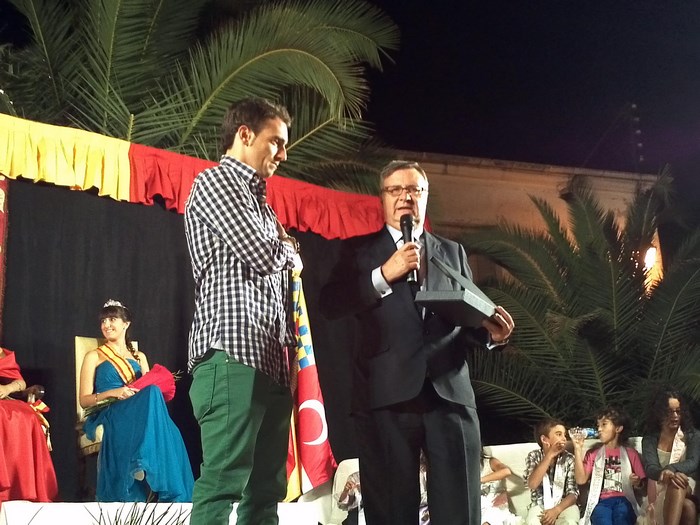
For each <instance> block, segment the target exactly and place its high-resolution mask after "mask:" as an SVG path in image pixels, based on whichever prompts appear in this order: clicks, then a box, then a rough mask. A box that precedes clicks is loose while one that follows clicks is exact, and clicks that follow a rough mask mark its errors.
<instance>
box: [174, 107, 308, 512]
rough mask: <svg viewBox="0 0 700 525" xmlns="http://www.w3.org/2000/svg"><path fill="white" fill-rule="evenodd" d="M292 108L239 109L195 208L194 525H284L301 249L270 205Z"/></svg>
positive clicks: (197, 192)
mask: <svg viewBox="0 0 700 525" xmlns="http://www.w3.org/2000/svg"><path fill="white" fill-rule="evenodd" d="M290 123H291V119H290V117H289V113H288V112H287V110H286V109H285V108H284V107H282V106H279V105H277V104H273V103H271V102H269V101H267V100H265V99H260V98H248V99H244V100H241V101H239V102H236V103H234V104H233V105H232V106H231V107H230V108H229V110H228V112H227V113H226V116H225V117H224V122H223V124H222V146H223V149H224V150H225V151H226V153H225V154H224V156H223V157H222V158H221V162H220V164H219V165H218V166H215V167H213V168H210V169H207V170H205V171H203V172H202V173H200V174H199V175H198V176H197V178H196V179H195V181H194V185H193V186H192V191H191V193H190V196H189V198H188V200H187V204H186V206H185V234H186V236H187V245H188V248H189V253H190V258H191V260H192V271H193V273H194V280H195V283H196V298H195V301H196V308H195V314H194V320H193V322H192V329H191V331H190V338H189V361H188V367H189V369H190V371H191V372H192V376H193V380H192V387H191V388H190V398H191V400H192V406H193V408H194V414H195V417H196V418H197V421H198V422H199V426H200V430H201V439H202V455H203V458H202V465H201V475H200V477H199V479H198V480H197V481H196V483H195V486H194V493H193V506H192V514H191V517H190V523H191V524H192V525H216V524H221V525H224V524H228V522H229V515H230V513H231V509H232V504H233V502H234V501H238V502H239V504H238V509H237V515H238V523H239V524H255V525H259V524H273V523H277V522H278V521H277V502H278V501H280V500H281V499H282V498H284V495H285V487H286V469H285V462H286V457H287V443H288V438H289V421H290V414H291V409H292V398H291V393H290V389H289V367H288V360H287V358H286V353H285V348H284V347H285V345H288V344H293V342H294V335H293V331H292V325H291V319H290V316H289V312H290V306H289V304H288V303H289V297H290V296H289V270H290V269H291V268H293V266H294V264H295V259H297V251H298V250H297V243H296V240H294V239H293V238H292V237H290V236H288V235H287V233H286V232H285V231H284V228H283V227H282V226H281V224H280V223H279V221H278V220H277V218H276V216H275V213H274V212H273V211H272V208H270V206H268V204H267V203H266V201H265V189H266V185H265V184H266V182H265V179H267V178H268V177H270V176H271V175H272V174H273V173H274V172H275V170H276V169H277V166H278V165H279V163H280V162H282V161H284V160H286V158H287V150H286V146H287V142H288V126H289V125H290Z"/></svg>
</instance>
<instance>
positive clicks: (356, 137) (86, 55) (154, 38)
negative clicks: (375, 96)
mask: <svg viewBox="0 0 700 525" xmlns="http://www.w3.org/2000/svg"><path fill="white" fill-rule="evenodd" d="M10 1H11V2H12V3H13V4H14V5H15V7H16V8H17V10H18V11H20V12H21V13H22V14H23V15H24V16H25V17H26V19H27V22H28V25H29V27H30V28H31V31H32V41H31V43H30V44H29V45H28V46H26V47H24V48H22V49H15V48H11V47H4V48H0V57H2V58H3V62H4V64H5V65H4V66H3V67H2V70H1V71H0V88H2V91H3V92H4V95H5V96H0V111H4V112H7V113H11V114H15V115H19V116H23V117H26V118H29V119H33V120H38V121H41V122H47V123H52V124H59V125H70V126H75V127H78V128H82V129H86V130H90V131H95V132H98V133H102V134H105V135H109V136H112V137H117V138H121V139H124V140H128V141H133V142H137V143H140V144H145V145H150V146H155V147H159V148H164V149H169V150H172V151H177V152H180V153H184V154H188V155H195V156H199V157H203V158H210V159H214V158H216V157H217V139H218V136H217V135H218V126H219V124H220V121H221V117H222V116H223V114H224V112H225V110H226V108H227V107H228V106H229V105H230V104H231V102H233V101H234V100H237V99H239V98H242V97H245V96H249V95H252V94H254V95H258V96H263V97H268V98H271V99H275V100H279V101H282V102H284V103H285V104H287V105H288V107H289V108H290V112H291V113H292V114H293V116H294V117H295V123H294V126H293V129H292V134H293V136H292V142H291V144H290V148H289V149H290V150H293V154H292V155H290V160H289V162H288V163H286V165H285V167H284V173H285V174H287V175H290V176H294V177H297V178H304V179H307V180H313V181H315V182H318V181H322V180H323V179H324V178H325V179H328V178H329V177H328V173H329V171H330V172H332V173H333V174H334V175H336V176H337V177H336V179H335V182H336V183H338V181H340V182H341V183H342V182H343V181H348V180H350V181H352V180H354V178H355V177H356V176H358V174H363V173H366V172H368V171H372V170H371V167H372V166H374V160H375V159H376V157H377V154H376V151H375V149H373V148H372V143H371V141H370V140H369V139H370V136H371V127H370V125H369V124H368V123H367V122H365V121H363V120H362V113H363V110H364V108H365V105H366V102H367V98H368V93H369V89H368V85H367V81H366V79H365V76H364V73H365V68H367V67H371V68H376V69H381V68H382V63H383V61H384V60H386V59H387V58H388V53H389V52H391V51H392V50H395V49H396V48H397V46H398V30H397V27H396V26H395V25H394V24H393V22H392V21H391V20H389V19H388V18H387V17H386V16H385V15H384V14H383V13H382V12H381V11H380V10H379V9H378V8H376V7H374V6H372V5H371V4H369V3H366V2H364V1H362V0H307V1H301V0H297V1H290V2H282V1H280V2H274V3H270V2H262V1H252V2H251V1H241V2H239V4H238V5H237V9H236V10H234V11H233V14H232V15H231V14H227V12H225V11H221V10H219V11H216V15H212V10H216V9H217V6H216V3H214V2H211V1H206V0H121V1H119V2H117V1H103V2H95V1H93V0H65V1H63V2H56V1H55V0H10ZM213 20H214V21H213ZM375 172H376V170H375Z"/></svg>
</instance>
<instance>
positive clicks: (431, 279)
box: [425, 232, 454, 290]
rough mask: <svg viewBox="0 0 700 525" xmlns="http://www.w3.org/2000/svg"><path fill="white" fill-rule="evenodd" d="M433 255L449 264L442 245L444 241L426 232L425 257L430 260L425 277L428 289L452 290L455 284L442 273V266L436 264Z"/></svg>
mask: <svg viewBox="0 0 700 525" xmlns="http://www.w3.org/2000/svg"><path fill="white" fill-rule="evenodd" d="M431 257H435V258H436V259H440V260H441V261H443V262H445V263H447V264H449V261H447V260H446V253H445V250H444V248H443V246H442V243H441V242H440V241H439V240H438V239H437V238H436V237H435V236H434V235H433V234H431V233H429V232H425V258H426V261H428V273H427V275H426V277H425V279H426V284H425V289H426V290H451V289H453V288H454V284H453V283H452V282H451V280H450V279H448V277H447V276H446V275H445V274H444V273H442V271H441V270H440V268H438V267H437V266H435V264H433V263H432V262H431V261H430V258H431Z"/></svg>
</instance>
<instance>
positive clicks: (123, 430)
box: [80, 299, 194, 502]
mask: <svg viewBox="0 0 700 525" xmlns="http://www.w3.org/2000/svg"><path fill="white" fill-rule="evenodd" d="M100 323H101V329H102V335H103V336H104V338H105V339H106V340H107V341H106V343H105V344H104V345H102V346H101V347H99V348H96V349H95V350H91V351H90V352H88V353H87V354H86V355H85V358H84V359H83V364H82V368H81V370H80V405H81V406H82V407H83V408H88V407H93V406H97V410H95V409H93V410H94V411H93V412H92V413H91V414H90V415H89V416H88V418H87V420H86V422H85V425H84V427H83V429H84V431H85V433H86V434H87V436H88V437H89V438H91V439H94V434H95V430H96V428H97V426H99V425H104V436H103V438H102V446H101V449H100V454H99V457H98V465H97V500H98V501H146V500H147V498H148V496H149V489H150V491H152V492H153V493H155V495H156V497H157V498H158V501H160V502H189V501H192V486H193V484H194V479H193V477H192V469H191V467H190V462H189V459H188V457H187V451H186V450H185V445H184V443H183V441H182V436H181V435H180V431H179V430H178V429H177V427H176V426H175V423H173V421H172V420H171V419H170V416H169V414H168V410H167V408H166V406H165V400H164V399H163V394H162V392H161V390H160V389H159V388H158V386H155V385H151V386H147V387H145V388H142V389H140V390H139V389H137V388H134V387H133V386H130V385H131V384H132V382H133V381H134V380H136V379H138V378H140V377H141V376H142V375H143V374H145V373H147V372H148V371H149V365H148V361H147V360H146V356H145V355H144V354H143V353H142V352H139V351H137V350H136V349H134V348H133V346H132V344H131V341H130V340H129V338H128V336H127V331H128V329H129V326H130V325H131V314H130V312H129V310H128V309H127V308H126V307H125V306H124V305H122V304H121V303H120V302H119V301H114V300H112V299H110V300H109V301H107V302H106V303H105V305H104V307H103V308H102V310H101V311H100ZM99 405H104V407H103V408H101V409H100V407H99Z"/></svg>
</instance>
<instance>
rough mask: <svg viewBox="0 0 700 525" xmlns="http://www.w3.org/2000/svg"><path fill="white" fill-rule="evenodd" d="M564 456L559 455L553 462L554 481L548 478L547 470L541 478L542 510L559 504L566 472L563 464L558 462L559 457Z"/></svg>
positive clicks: (562, 494)
mask: <svg viewBox="0 0 700 525" xmlns="http://www.w3.org/2000/svg"><path fill="white" fill-rule="evenodd" d="M562 457H565V456H559V457H558V458H557V461H556V463H555V464H554V482H551V481H550V480H549V470H548V471H547V474H545V476H544V477H543V478H542V499H543V500H544V510H549V509H551V508H553V507H555V506H556V505H558V504H559V502H560V501H561V499H562V497H563V496H564V484H565V482H566V473H565V472H564V465H562V464H561V463H560V459H561V458H562Z"/></svg>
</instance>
